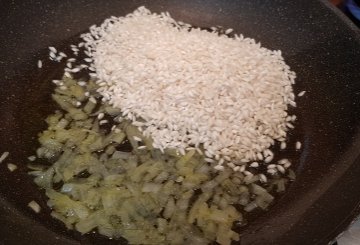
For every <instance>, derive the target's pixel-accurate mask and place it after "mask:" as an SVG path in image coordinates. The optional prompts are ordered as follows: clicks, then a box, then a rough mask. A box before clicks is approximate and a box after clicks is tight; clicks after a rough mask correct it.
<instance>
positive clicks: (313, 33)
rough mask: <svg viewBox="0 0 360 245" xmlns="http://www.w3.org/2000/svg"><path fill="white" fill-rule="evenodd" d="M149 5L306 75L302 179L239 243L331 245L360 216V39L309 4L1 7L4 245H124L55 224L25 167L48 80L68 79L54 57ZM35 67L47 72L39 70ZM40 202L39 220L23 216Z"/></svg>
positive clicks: (27, 3) (253, 1) (282, 0)
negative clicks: (279, 55)
mask: <svg viewBox="0 0 360 245" xmlns="http://www.w3.org/2000/svg"><path fill="white" fill-rule="evenodd" d="M141 5H145V6H146V7H147V8H149V9H150V10H152V11H154V12H161V11H169V12H170V13H171V15H172V16H173V17H175V19H177V20H182V21H184V22H188V23H190V24H193V25H195V26H200V27H210V26H214V25H221V26H223V27H224V28H230V27H231V28H233V29H234V30H235V31H236V32H238V33H243V34H244V35H245V36H249V37H252V38H255V39H256V40H258V41H261V43H262V44H263V45H264V46H265V47H267V48H270V49H281V50H282V51H283V55H284V57H285V59H286V61H287V63H288V64H289V65H290V67H291V68H292V69H293V70H294V71H295V72H296V73H297V75H298V79H297V84H296V86H295V92H296V93H298V92H300V91H302V90H306V91H307V93H306V95H305V96H304V97H302V98H300V99H299V100H298V108H297V109H296V113H297V115H298V118H299V120H298V122H297V125H296V126H297V129H296V131H294V133H293V137H295V136H296V137H297V139H299V140H301V141H302V142H303V150H302V152H301V154H298V155H294V156H293V157H294V158H295V161H296V162H297V169H296V170H297V175H298V176H297V180H296V181H295V182H294V183H293V184H292V185H291V187H290V188H289V189H288V191H287V192H286V193H285V195H283V196H282V197H281V198H280V200H279V201H278V202H277V203H276V204H275V205H274V206H273V207H272V208H271V209H270V211H269V212H266V213H264V214H261V215H259V217H258V218H257V219H256V220H255V221H253V222H251V223H250V224H249V226H247V227H246V228H245V229H244V230H243V231H242V234H243V235H242V236H241V243H240V244H277V245H282V244H283V245H288V244H292V245H296V244H327V243H328V242H329V241H330V240H331V239H333V238H334V237H335V236H336V235H338V234H339V233H340V232H341V231H343V230H344V229H345V228H346V227H347V225H349V223H350V222H351V220H352V219H353V218H354V217H355V216H356V215H358V213H359V201H360V181H358V178H359V176H360V158H359V152H360V150H359V149H360V135H359V133H360V132H359V126H360V125H359V122H360V73H359V67H360V35H359V31H358V30H357V29H356V27H355V26H353V25H351V24H350V23H348V21H346V20H345V18H344V17H343V16H341V14H340V13H339V12H338V11H337V10H335V9H333V8H332V7H330V5H329V4H328V3H327V2H326V1H325V0H324V1H302V0H293V1H288V0H272V1H270V0H269V1H263V0H248V1H240V0H238V1H233V0H218V1H216V0H207V1H205V0H194V1H180V0H167V1H161V0H151V1H150V0H148V1H146V0H142V1H137V0H122V1H120V0H118V1H115V0H113V1H100V0H77V1H71V0H52V1H47V0H13V1H10V0H3V1H1V5H0V33H1V37H0V57H1V59H0V82H1V87H0V110H1V114H0V122H1V124H0V138H1V139H2V143H1V144H0V152H3V151H10V154H11V155H10V157H9V159H8V161H7V162H12V163H16V164H17V165H19V170H17V171H15V172H14V173H10V172H9V171H8V169H7V167H6V164H1V165H0V222H1V224H2V225H1V226H0V243H1V244H6V245H7V244H38V245H42V244H44V245H45V244H54V245H55V244H80V243H81V244H118V243H119V242H118V241H114V240H108V239H105V238H103V237H100V236H97V235H95V234H91V235H85V236H80V235H79V234H77V233H75V232H70V231H67V230H66V229H65V228H64V226H63V225H62V224H60V223H59V222H57V221H56V220H54V219H52V218H50V217H49V210H48V209H47V208H46V199H45V198H44V194H43V193H42V192H40V191H39V190H38V189H37V187H36V186H35V185H34V184H33V183H32V180H31V178H30V177H29V176H28V175H27V174H26V168H25V164H26V163H27V160H26V158H27V157H28V156H30V155H32V154H33V152H34V150H35V149H36V147H37V143H36V135H37V133H38V132H39V131H41V130H42V129H44V128H45V126H46V125H45V122H44V118H45V117H46V115H47V114H49V113H51V112H52V111H53V109H54V105H53V103H52V102H51V99H50V94H51V89H52V86H51V83H50V80H51V79H52V78H54V77H56V76H60V74H61V72H60V70H59V69H58V68H56V67H57V66H56V65H54V64H51V63H50V61H49V60H47V59H46V57H47V54H48V53H47V52H48V51H47V47H48V46H56V47H61V46H62V45H64V44H69V43H70V42H71V40H76V37H77V36H78V35H79V34H80V33H82V32H85V31H86V30H87V28H88V27H89V26H90V25H92V24H94V23H97V24H100V23H101V22H102V21H103V20H104V19H105V18H107V17H109V16H111V15H115V16H120V15H125V14H127V13H129V12H131V11H133V10H134V9H135V8H137V7H138V6H141ZM38 59H42V60H43V61H44V63H45V64H44V69H41V70H39V69H37V66H36V63H37V60H38ZM31 200H36V201H37V202H38V203H39V204H40V205H41V206H42V207H43V211H42V212H41V213H40V214H35V213H33V212H32V211H31V210H30V209H29V208H27V207H26V205H27V203H28V202H29V201H31Z"/></svg>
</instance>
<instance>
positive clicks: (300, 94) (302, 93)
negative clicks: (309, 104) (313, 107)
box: [298, 91, 306, 97]
mask: <svg viewBox="0 0 360 245" xmlns="http://www.w3.org/2000/svg"><path fill="white" fill-rule="evenodd" d="M305 93H306V91H301V92H300V93H298V96H299V97H301V96H304V94H305Z"/></svg>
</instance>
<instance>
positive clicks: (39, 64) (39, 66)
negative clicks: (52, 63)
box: [37, 60, 42, 69]
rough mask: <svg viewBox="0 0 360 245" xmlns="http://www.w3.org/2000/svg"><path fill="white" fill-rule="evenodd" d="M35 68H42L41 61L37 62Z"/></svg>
mask: <svg viewBox="0 0 360 245" xmlns="http://www.w3.org/2000/svg"><path fill="white" fill-rule="evenodd" d="M37 66H38V68H39V69H41V68H42V61H41V60H38V63H37Z"/></svg>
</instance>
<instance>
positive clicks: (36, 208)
mask: <svg viewBox="0 0 360 245" xmlns="http://www.w3.org/2000/svg"><path fill="white" fill-rule="evenodd" d="M28 207H29V208H31V209H32V210H33V211H34V212H35V213H40V211H41V207H40V205H39V204H38V203H37V202H35V201H34V200H33V201H31V202H29V203H28Z"/></svg>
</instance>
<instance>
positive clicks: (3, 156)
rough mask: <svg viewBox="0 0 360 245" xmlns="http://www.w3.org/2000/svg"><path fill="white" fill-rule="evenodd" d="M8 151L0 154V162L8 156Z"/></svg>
mask: <svg viewBox="0 0 360 245" xmlns="http://www.w3.org/2000/svg"><path fill="white" fill-rule="evenodd" d="M9 154H10V153H9V152H8V151H5V152H4V153H3V154H2V155H1V156H0V163H2V162H3V161H4V160H5V159H6V158H7V157H8V156H9Z"/></svg>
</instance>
